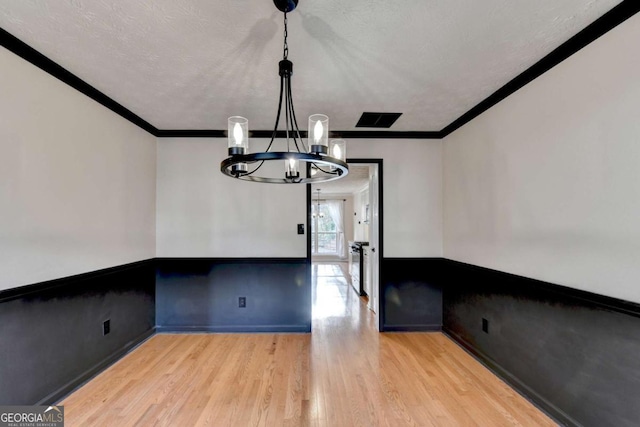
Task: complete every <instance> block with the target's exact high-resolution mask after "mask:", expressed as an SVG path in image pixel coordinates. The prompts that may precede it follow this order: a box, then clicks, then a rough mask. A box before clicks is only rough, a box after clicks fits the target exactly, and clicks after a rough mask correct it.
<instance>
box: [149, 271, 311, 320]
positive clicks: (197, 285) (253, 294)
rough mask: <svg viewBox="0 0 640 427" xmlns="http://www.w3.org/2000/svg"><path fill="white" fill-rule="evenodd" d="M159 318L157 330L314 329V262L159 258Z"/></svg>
mask: <svg viewBox="0 0 640 427" xmlns="http://www.w3.org/2000/svg"><path fill="white" fill-rule="evenodd" d="M240 297H245V298H246V307H245V308H240V307H238V299H239V298H240ZM156 321H157V330H158V332H310V331H311V266H310V264H309V262H308V261H307V259H306V258H294V259H290V258H287V259H282V258H275V259H263V258H256V259H236V258H215V259H213V258H195V259H179V258H178V259H175V258H174V259H168V258H160V259H158V260H157V276H156Z"/></svg>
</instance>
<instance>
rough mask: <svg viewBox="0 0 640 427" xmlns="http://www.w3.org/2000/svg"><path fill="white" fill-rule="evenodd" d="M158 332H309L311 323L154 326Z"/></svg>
mask: <svg viewBox="0 0 640 427" xmlns="http://www.w3.org/2000/svg"><path fill="white" fill-rule="evenodd" d="M156 332H157V333H159V334H172V333H178V334H181V333H309V332H311V325H233V326H156Z"/></svg>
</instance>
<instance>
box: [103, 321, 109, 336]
mask: <svg viewBox="0 0 640 427" xmlns="http://www.w3.org/2000/svg"><path fill="white" fill-rule="evenodd" d="M109 332H111V319H107V320H105V321H104V322H102V335H107V334H108V333H109Z"/></svg>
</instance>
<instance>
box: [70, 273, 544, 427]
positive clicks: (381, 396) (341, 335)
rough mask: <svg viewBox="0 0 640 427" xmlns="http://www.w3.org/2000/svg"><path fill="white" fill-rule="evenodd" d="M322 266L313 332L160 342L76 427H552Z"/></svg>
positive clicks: (162, 338)
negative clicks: (381, 325) (393, 324)
mask: <svg viewBox="0 0 640 427" xmlns="http://www.w3.org/2000/svg"><path fill="white" fill-rule="evenodd" d="M345 267H346V264H340V263H333V264H331V263H322V264H314V265H313V273H314V274H313V275H314V290H313V303H314V304H313V333H312V334H159V335H155V336H154V337H152V338H151V339H149V340H148V341H147V342H145V343H144V344H142V345H141V346H140V347H139V348H137V349H136V350H134V351H133V352H132V353H130V354H128V355H127V356H126V357H124V358H123V359H122V360H120V361H119V362H118V363H116V364H115V365H113V366H112V367H110V368H109V369H107V370H106V371H105V372H103V373H102V374H100V375H99V376H97V377H96V378H94V379H93V380H92V381H90V382H89V383H87V384H86V385H85V386H83V387H82V388H81V389H79V390H78V391H76V392H75V393H73V394H72V395H71V396H69V397H68V398H67V399H65V400H64V401H63V402H62V404H63V405H65V415H66V421H67V424H66V425H67V426H68V427H69V426H86V425H91V426H96V425H105V426H106V425H109V426H113V425H118V426H129V425H140V426H146V425H163V426H195V425H197V426H216V427H217V426H242V427H244V426H258V425H260V426H331V427H336V426H337V427H342V426H344V427H348V426H367V427H368V426H378V425H380V426H390V427H398V426H518V425H521V426H552V425H555V423H553V421H552V420H550V419H549V418H548V417H547V416H545V415H544V414H543V413H541V412H540V411H539V410H538V409H536V408H535V407H534V406H533V405H532V404H531V403H529V402H528V401H527V400H525V399H524V398H522V397H521V396H520V395H519V394H518V393H516V392H515V391H513V390H512V389H511V388H510V387H508V386H507V385H506V384H505V383H503V382H502V381H501V380H500V379H498V378H497V377H496V376H494V375H493V374H492V373H491V372H489V371H488V370H487V369H486V368H485V367H483V366H482V365H481V364H480V363H478V362H477V361H475V360H474V359H473V358H472V357H471V356H469V355H468V354H467V353H466V352H464V351H463V350H462V349H460V348H459V347H458V346H457V345H456V344H454V343H453V342H452V341H451V340H449V339H448V338H447V337H446V336H444V335H443V334H441V333H386V334H380V333H378V332H377V327H376V317H375V315H374V314H373V313H372V312H371V311H370V310H368V309H367V307H366V303H365V301H364V300H363V299H361V298H359V297H358V296H357V295H356V293H355V291H354V290H353V288H352V287H351V284H350V282H349V279H348V277H347V276H345V274H344V272H345Z"/></svg>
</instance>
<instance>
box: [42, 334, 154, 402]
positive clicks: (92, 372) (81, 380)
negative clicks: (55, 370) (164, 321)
mask: <svg viewBox="0 0 640 427" xmlns="http://www.w3.org/2000/svg"><path fill="white" fill-rule="evenodd" d="M153 335H155V328H151V329H149V330H148V331H146V332H144V333H143V334H141V335H139V336H138V337H136V338H135V339H133V340H131V341H129V342H128V343H126V344H125V345H123V346H122V347H121V348H120V349H118V350H117V351H115V352H113V353H112V354H111V355H109V356H107V357H106V358H104V359H103V360H102V361H101V362H100V363H98V364H96V365H94V366H93V367H91V368H89V369H87V370H86V371H85V372H83V373H82V374H81V375H79V376H78V377H76V378H74V379H73V380H71V381H69V382H68V383H66V384H65V385H63V386H62V387H60V388H59V389H58V390H56V391H54V392H53V393H51V394H49V395H48V396H46V397H45V398H43V399H41V400H39V401H38V402H36V403H35V404H36V405H52V404H56V403H59V402H60V401H62V400H63V399H64V398H66V397H67V396H69V395H70V394H71V393H73V392H74V391H76V390H77V389H79V388H80V387H82V386H83V385H85V384H86V383H87V382H89V381H91V380H92V379H93V378H95V377H96V376H98V375H99V374H101V373H102V372H103V371H105V370H106V369H107V368H108V367H110V366H111V365H113V364H114V363H116V362H117V361H119V360H120V359H121V358H122V357H124V356H125V355H126V354H127V353H129V352H131V351H133V350H134V349H136V348H137V347H139V346H140V345H142V344H143V343H144V342H145V341H147V340H148V339H149V338H151V337H152V336H153Z"/></svg>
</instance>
